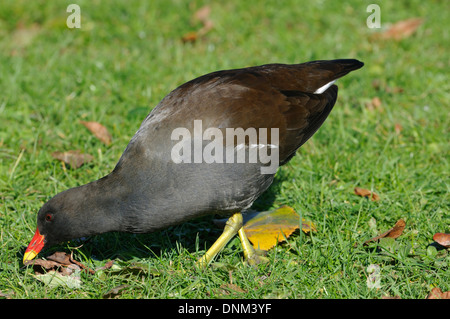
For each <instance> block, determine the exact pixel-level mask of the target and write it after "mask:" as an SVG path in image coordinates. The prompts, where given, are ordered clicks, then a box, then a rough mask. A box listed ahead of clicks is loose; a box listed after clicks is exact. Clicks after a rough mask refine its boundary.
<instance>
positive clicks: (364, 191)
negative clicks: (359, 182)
mask: <svg viewBox="0 0 450 319" xmlns="http://www.w3.org/2000/svg"><path fill="white" fill-rule="evenodd" d="M355 194H356V195H358V196H362V197H368V198H370V199H371V200H373V201H377V200H380V196H378V194H377V193H375V192H371V191H369V190H368V189H365V188H360V187H355Z"/></svg>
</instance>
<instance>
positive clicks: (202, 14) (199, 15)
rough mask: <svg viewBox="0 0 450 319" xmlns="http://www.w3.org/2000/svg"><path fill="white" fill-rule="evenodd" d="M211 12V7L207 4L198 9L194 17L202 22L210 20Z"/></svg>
mask: <svg viewBox="0 0 450 319" xmlns="http://www.w3.org/2000/svg"><path fill="white" fill-rule="evenodd" d="M210 14H211V7H210V6H208V5H206V6H203V7H201V8H200V9H198V10H197V11H195V12H194V14H193V16H192V17H193V19H194V20H197V21H201V22H205V21H208V20H209V15H210Z"/></svg>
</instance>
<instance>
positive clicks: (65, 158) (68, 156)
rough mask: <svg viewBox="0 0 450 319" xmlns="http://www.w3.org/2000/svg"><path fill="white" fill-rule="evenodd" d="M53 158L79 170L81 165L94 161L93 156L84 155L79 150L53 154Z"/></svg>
mask: <svg viewBox="0 0 450 319" xmlns="http://www.w3.org/2000/svg"><path fill="white" fill-rule="evenodd" d="M52 157H53V158H55V159H57V160H60V161H62V162H64V163H66V164H68V165H70V166H71V167H73V168H79V167H80V166H81V165H83V164H86V163H89V162H91V161H92V160H93V159H94V157H93V156H92V155H89V154H83V153H81V152H80V151H78V150H76V151H75V150H72V151H67V152H53V153H52Z"/></svg>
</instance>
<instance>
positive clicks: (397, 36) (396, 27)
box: [379, 18, 423, 40]
mask: <svg viewBox="0 0 450 319" xmlns="http://www.w3.org/2000/svg"><path fill="white" fill-rule="evenodd" d="M422 23H423V19H422V18H412V19H407V20H403V21H399V22H397V23H394V24H393V25H391V26H390V27H389V29H387V30H386V31H384V32H382V33H381V34H379V37H380V38H382V39H394V40H401V39H404V38H407V37H409V36H411V35H412V34H413V33H414V32H415V31H416V30H417V28H418V27H419V26H420V25H421V24H422Z"/></svg>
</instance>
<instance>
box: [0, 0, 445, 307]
mask: <svg viewBox="0 0 450 319" xmlns="http://www.w3.org/2000/svg"><path fill="white" fill-rule="evenodd" d="M71 2H74V1H66V2H64V1H58V2H55V1H51V2H47V1H39V2H38V1H32V2H30V1H17V0H15V1H2V4H0V52H1V54H0V92H1V94H0V123H1V124H0V163H1V166H0V251H1V253H0V292H1V294H2V295H6V296H8V297H10V298H102V297H103V296H104V295H105V294H106V293H108V292H109V291H110V290H111V289H112V288H114V287H117V286H119V285H127V286H126V287H125V288H123V289H122V290H121V291H120V293H119V295H118V297H120V298H221V297H227V298H381V297H383V296H400V297H402V298H425V297H426V296H427V294H428V293H429V291H430V290H431V288H432V287H434V286H437V287H439V288H441V289H442V290H443V291H448V290H450V271H449V264H450V256H449V252H448V249H447V250H445V249H441V250H438V251H436V250H434V248H433V246H432V245H431V244H432V243H433V240H432V237H433V235H434V233H436V232H447V233H448V232H450V230H449V220H450V219H449V217H450V213H449V183H448V182H449V163H448V160H449V143H448V141H449V127H450V125H449V124H450V123H449V109H448V103H449V100H450V93H449V92H450V90H449V88H450V85H449V82H448V69H449V63H448V52H449V44H450V39H449V31H448V30H450V28H449V25H448V21H450V19H449V17H448V4H447V3H446V2H445V1H427V2H423V1H391V2H383V3H382V4H380V6H381V18H382V27H384V28H385V27H386V26H387V25H388V23H390V22H396V21H399V20H404V19H407V18H412V17H423V18H424V19H425V21H424V23H423V25H421V26H420V28H419V29H418V30H417V32H416V33H415V34H413V35H412V36H410V37H408V38H406V39H403V40H401V41H393V40H388V41H382V40H375V39H373V37H372V34H373V33H375V32H376V31H374V30H371V29H369V28H367V26H366V19H367V16H368V15H369V13H367V12H366V7H367V5H368V4H370V3H372V1H357V0H355V1H346V2H342V1H320V2H319V1H317V2H313V3H311V2H309V1H293V0H292V1H267V2H265V3H262V2H260V1H226V2H220V3H219V2H211V3H210V6H211V16H210V18H211V20H212V21H213V23H214V29H213V30H211V31H210V32H209V33H208V34H207V35H206V37H205V38H203V39H200V40H198V41H197V42H195V43H183V42H182V41H181V38H182V36H183V35H184V34H185V33H187V32H189V31H194V30H196V29H198V28H199V27H200V24H199V23H193V22H192V20H191V17H192V14H193V12H195V10H196V9H198V8H200V7H201V6H202V5H204V4H205V3H208V2H201V1H192V2H190V3H189V4H188V2H187V1H142V2H141V1H108V2H106V1H102V2H101V1H82V0H79V1H76V3H77V4H79V5H80V7H81V17H82V22H81V23H82V27H81V29H72V30H71V29H68V28H67V27H66V24H65V22H66V18H67V15H68V13H66V7H67V5H68V4H69V3H71ZM334 58H357V59H360V60H362V61H364V62H365V67H364V68H363V69H361V70H358V71H356V72H354V73H352V74H350V75H349V76H347V77H345V78H343V79H341V80H339V87H340V93H339V98H338V102H337V105H336V107H335V109H334V110H333V112H332V114H331V115H330V117H329V118H328V120H327V121H326V122H325V124H324V126H323V127H322V128H321V129H320V130H319V131H318V132H317V134H316V135H315V136H314V137H313V138H312V139H311V140H310V141H309V142H308V143H307V144H305V145H304V146H303V147H302V149H301V150H300V151H299V152H298V154H297V156H296V157H295V158H294V159H293V160H292V161H291V162H290V163H289V164H288V165H286V166H285V167H283V168H282V169H281V170H280V171H279V172H278V174H277V177H276V180H275V183H274V184H273V186H272V187H271V188H270V189H269V190H268V192H267V193H266V194H264V195H263V196H262V197H261V198H260V200H258V202H257V203H255V208H257V209H264V210H268V209H270V208H273V207H278V206H280V205H283V204H287V205H290V206H292V207H293V208H294V209H295V210H296V211H298V212H299V213H301V214H302V216H303V217H304V218H306V219H308V220H311V221H313V222H314V223H315V224H316V226H317V232H315V233H313V234H312V235H305V234H299V233H297V234H295V235H293V236H291V237H290V238H289V239H288V241H287V242H286V243H284V244H282V245H279V246H277V247H276V248H274V249H272V250H271V251H269V253H268V257H269V259H270V263H269V264H267V265H262V266H259V267H256V268H253V267H247V266H245V265H244V264H243V263H242V258H243V257H242V249H241V247H240V245H239V240H238V239H237V238H236V239H233V240H232V241H231V242H230V243H229V244H228V245H227V246H226V248H225V249H224V251H223V252H222V253H221V254H220V256H219V258H218V259H217V262H216V263H215V264H213V265H212V266H211V267H210V268H208V269H205V270H197V269H195V267H194V263H195V261H196V259H197V258H198V257H199V256H201V254H202V252H203V251H204V249H206V248H207V247H209V246H210V245H211V244H212V242H213V241H214V240H215V239H216V238H217V237H218V235H219V234H220V230H219V229H215V228H214V226H213V225H212V223H211V218H204V219H200V220H194V221H190V222H188V223H186V224H183V225H179V226H177V227H173V228H171V229H168V230H165V231H162V232H160V233H153V234H143V235H130V234H114V233H113V234H104V235H100V236H96V237H93V238H91V239H90V241H88V242H87V243H85V244H84V245H83V246H82V247H81V248H75V247H77V246H78V245H79V242H77V241H73V242H71V243H66V244H61V245H60V246H56V247H53V248H52V249H50V250H48V251H47V252H45V253H44V254H43V256H46V255H48V254H49V253H51V252H53V251H61V250H63V251H68V252H69V251H71V250H73V253H74V256H75V258H76V259H77V260H80V261H81V262H83V263H85V264H86V265H87V266H89V267H91V268H97V267H101V266H103V265H104V264H105V263H106V262H107V261H109V260H111V259H114V260H116V261H117V263H118V264H119V265H120V266H121V267H122V271H121V272H120V271H113V270H109V271H100V272H98V273H97V274H96V275H88V274H82V278H81V279H82V286H81V288H78V289H70V288H65V287H57V288H51V287H49V286H46V285H44V284H43V283H41V282H40V281H37V280H36V279H35V278H34V277H33V271H32V269H31V268H25V267H23V265H22V256H23V252H24V250H25V247H26V245H27V244H28V243H29V241H30V239H31V237H32V235H33V233H34V231H35V228H36V213H37V211H38V210H39V208H40V206H41V205H42V204H43V203H44V202H45V201H46V200H48V199H49V198H50V197H52V196H53V195H55V194H56V193H58V192H60V191H63V190H65V189H67V188H69V187H73V186H77V185H81V184H84V183H87V182H90V181H92V180H95V179H97V178H100V177H102V176H104V175H106V174H107V173H109V172H110V171H111V170H112V169H113V167H114V165H115V163H116V162H117V160H118V159H119V157H120V155H121V153H122V151H123V150H124V148H125V147H126V145H127V143H128V141H129V139H130V138H131V137H132V135H133V134H134V132H135V131H136V130H137V128H138V127H139V125H140V122H141V121H142V120H143V119H144V117H145V115H146V114H147V113H148V111H149V110H150V109H151V108H152V107H154V106H155V105H156V104H157V103H158V102H159V100H161V99H162V98H163V97H164V96H165V95H166V94H167V93H169V92H170V91H171V90H172V89H174V88H175V87H177V86H178V85H180V84H182V83H183V82H185V81H187V80H190V79H192V78H194V77H197V76H200V75H202V74H205V73H208V72H211V71H215V70H219V69H228V68H239V67H245V66H251V65H259V64H265V63H271V62H281V63H298V62H305V61H309V60H314V59H334ZM374 83H378V84H377V85H374ZM395 88H401V90H400V91H398V90H397V91H395V92H394V91H393V89H395ZM374 97H379V98H380V99H381V101H382V106H381V107H382V110H370V109H368V108H367V107H366V104H367V102H369V101H370V100H371V99H372V98H374ZM81 119H83V120H88V121H98V122H101V123H103V124H104V125H105V126H107V128H108V129H109V131H110V132H111V133H112V135H113V143H112V144H111V145H110V146H105V145H103V144H102V143H101V142H100V141H98V140H97V139H96V138H95V137H93V136H92V135H91V134H90V133H89V132H88V131H87V130H86V129H85V128H84V127H83V126H82V125H81V124H80V123H79V120H81ZM396 124H400V125H401V127H402V130H401V132H400V133H396V131H395V125H396ZM71 149H78V150H82V151H83V152H86V153H89V154H92V155H93V156H94V160H93V161H92V162H91V163H89V164H87V165H84V166H82V167H81V168H79V169H77V170H74V169H70V168H65V167H63V166H62V165H61V163H60V162H58V161H56V160H54V159H53V158H52V157H51V153H52V152H54V151H67V150H71ZM355 186H359V187H363V188H368V189H372V190H374V191H375V192H377V193H378V194H379V195H380V197H381V199H380V201H377V202H372V201H368V200H366V199H363V198H359V197H357V196H355V195H354V194H353V188H354V187H355ZM400 218H403V219H404V220H405V221H406V228H405V231H404V233H403V234H402V236H401V237H399V238H398V239H396V241H395V243H385V246H384V247H381V248H379V249H377V248H376V247H375V246H374V245H371V246H369V247H363V246H362V245H361V243H363V242H364V241H365V240H367V239H369V238H370V237H372V236H373V235H375V233H374V231H373V229H372V228H371V227H370V225H369V222H370V221H371V220H372V221H373V220H375V221H376V227H377V228H376V229H377V231H378V232H382V231H385V230H387V229H389V228H390V227H392V226H393V225H394V223H395V222H396V221H397V220H398V219H400ZM430 245H431V246H430ZM371 264H374V265H378V266H379V267H380V271H381V272H380V276H381V277H380V279H381V288H378V289H370V288H368V286H367V284H366V279H367V276H368V273H367V267H368V266H369V265H371ZM133 269H134V270H136V269H138V270H140V272H139V273H137V272H136V271H133ZM230 283H232V284H234V285H235V286H232V285H230ZM236 287H239V289H238V288H236Z"/></svg>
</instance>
